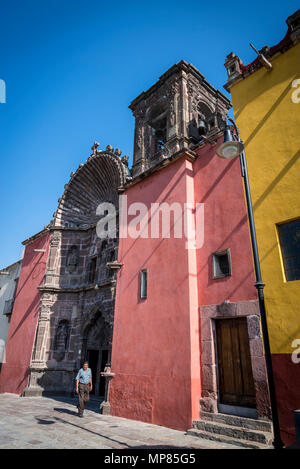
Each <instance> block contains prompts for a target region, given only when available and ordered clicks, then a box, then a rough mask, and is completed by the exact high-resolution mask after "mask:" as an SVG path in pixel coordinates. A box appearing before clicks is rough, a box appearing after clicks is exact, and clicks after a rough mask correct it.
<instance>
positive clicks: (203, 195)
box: [194, 137, 257, 305]
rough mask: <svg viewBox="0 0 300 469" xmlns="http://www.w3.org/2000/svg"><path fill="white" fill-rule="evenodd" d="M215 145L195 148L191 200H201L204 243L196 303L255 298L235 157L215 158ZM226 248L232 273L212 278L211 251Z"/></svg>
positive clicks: (198, 261) (199, 266)
mask: <svg viewBox="0 0 300 469" xmlns="http://www.w3.org/2000/svg"><path fill="white" fill-rule="evenodd" d="M222 142H223V137H221V138H220V141H219V142H218V144H217V145H216V146H211V145H206V146H205V147H204V148H201V149H200V150H198V155H199V156H198V158H197V160H196V161H195V163H194V173H195V199H196V201H197V202H202V203H204V204H205V205H204V211H205V215H204V216H205V219H204V245H203V247H202V248H201V249H198V250H197V263H198V284H199V295H200V297H199V303H200V305H210V304H219V303H223V302H224V301H225V300H230V301H231V302H236V301H246V300H252V299H257V294H256V289H255V287H254V282H255V277H254V272H253V263H252V251H251V244H250V234H249V228H248V221H247V211H246V203H245V199H244V189H243V181H242V177H241V171H240V163H239V159H238V158H236V159H235V160H231V161H226V160H223V159H221V158H219V157H218V156H217V155H216V154H215V151H216V148H217V147H218V145H220V144H221V143H222ZM227 248H230V253H231V264H232V275H231V276H229V277H224V278H221V279H213V278H212V257H211V255H212V253H213V252H215V251H219V250H223V249H227Z"/></svg>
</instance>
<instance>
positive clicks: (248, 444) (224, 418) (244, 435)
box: [187, 411, 273, 449]
mask: <svg viewBox="0 0 300 469" xmlns="http://www.w3.org/2000/svg"><path fill="white" fill-rule="evenodd" d="M200 416H201V419H199V420H195V421H194V422H193V428H191V429H190V430H188V431H187V434H188V435H193V436H197V437H198V438H203V439H206V440H214V441H218V442H222V443H227V444H232V445H235V446H240V447H243V448H257V449H258V448H259V449H263V448H264V449H267V448H272V441H273V434H272V425H271V423H270V422H268V421H265V420H255V419H248V418H245V417H237V416H233V415H227V414H210V413H208V412H202V411H201V414H200Z"/></svg>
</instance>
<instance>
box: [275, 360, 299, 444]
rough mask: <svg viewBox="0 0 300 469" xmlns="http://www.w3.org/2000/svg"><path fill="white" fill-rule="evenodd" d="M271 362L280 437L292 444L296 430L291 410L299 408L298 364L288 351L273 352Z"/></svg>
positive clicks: (294, 441)
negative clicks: (293, 360)
mask: <svg viewBox="0 0 300 469" xmlns="http://www.w3.org/2000/svg"><path fill="white" fill-rule="evenodd" d="M272 364H273V370H274V380H275V390H276V397H277V406H278V414H279V425H280V430H281V438H282V440H283V442H284V444H285V445H287V446H289V445H294V444H295V443H296V431H295V423H294V414H293V411H294V410H297V409H300V397H299V389H300V373H299V371H298V370H299V367H300V364H299V363H293V362H292V357H291V355H290V354H288V353H273V354H272Z"/></svg>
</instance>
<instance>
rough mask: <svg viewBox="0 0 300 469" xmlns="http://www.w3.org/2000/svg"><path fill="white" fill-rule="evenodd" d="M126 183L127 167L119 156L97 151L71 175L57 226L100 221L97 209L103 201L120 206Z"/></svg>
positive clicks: (81, 224) (59, 209) (60, 204)
mask: <svg viewBox="0 0 300 469" xmlns="http://www.w3.org/2000/svg"><path fill="white" fill-rule="evenodd" d="M125 182H126V168H125V166H124V165H123V163H122V162H121V159H120V158H119V156H117V155H115V154H114V153H112V152H109V151H102V152H97V154H95V155H92V156H90V157H89V158H88V160H87V161H86V163H85V164H82V165H80V166H79V168H78V169H77V171H76V172H75V173H72V174H71V179H70V181H69V183H68V184H67V185H66V186H65V191H64V194H63V196H62V197H61V198H60V199H59V205H58V209H57V211H56V213H55V215H54V225H55V226H62V227H88V226H90V225H92V224H94V223H96V221H97V218H96V209H97V207H98V205H99V204H100V203H101V202H109V203H112V204H114V206H115V207H116V209H118V196H119V193H118V189H120V188H122V187H123V186H124V184H125Z"/></svg>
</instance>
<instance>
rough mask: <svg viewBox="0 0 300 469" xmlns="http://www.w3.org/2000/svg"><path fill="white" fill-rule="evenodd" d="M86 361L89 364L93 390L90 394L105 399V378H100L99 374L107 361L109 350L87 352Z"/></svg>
mask: <svg viewBox="0 0 300 469" xmlns="http://www.w3.org/2000/svg"><path fill="white" fill-rule="evenodd" d="M87 359H88V362H89V368H90V369H91V371H92V382H93V389H92V392H91V394H92V395H93V396H96V397H101V398H104V397H105V378H104V377H103V376H101V374H100V373H101V372H102V371H104V368H105V366H106V364H107V362H108V359H109V350H108V349H102V350H88V351H87Z"/></svg>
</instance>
